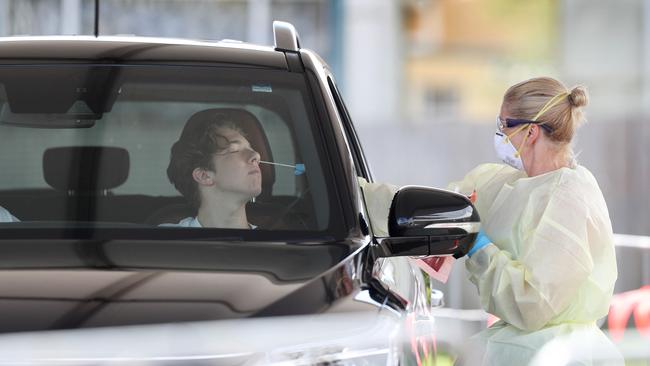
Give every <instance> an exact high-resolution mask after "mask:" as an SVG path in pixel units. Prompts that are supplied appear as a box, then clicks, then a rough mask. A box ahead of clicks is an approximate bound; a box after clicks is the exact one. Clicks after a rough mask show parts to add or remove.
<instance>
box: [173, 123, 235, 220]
mask: <svg viewBox="0 0 650 366" xmlns="http://www.w3.org/2000/svg"><path fill="white" fill-rule="evenodd" d="M233 117H234V116H233V115H232V113H229V112H227V111H224V112H217V111H210V112H208V113H206V111H202V112H197V113H195V114H194V115H192V117H190V119H189V120H188V121H187V123H186V124H185V127H184V128H183V132H182V133H181V136H180V137H179V138H178V141H176V142H175V143H174V145H172V148H171V158H170V161H169V166H168V167H167V177H168V178H169V181H170V182H172V184H173V185H174V187H176V189H177V190H178V191H179V192H180V193H181V194H182V195H183V196H184V197H185V198H186V199H187V200H188V202H189V203H190V204H191V205H192V207H193V208H194V209H198V208H199V206H200V204H201V197H200V196H199V191H198V185H197V182H196V181H194V178H193V177H192V172H193V171H194V169H196V168H202V169H206V170H212V171H215V167H214V164H213V160H212V158H213V155H214V154H215V153H218V152H220V151H223V150H225V149H227V148H228V146H229V145H230V141H229V140H228V139H227V138H226V137H225V136H223V135H222V134H221V133H220V132H219V131H220V130H221V129H224V128H228V129H232V130H235V131H237V132H239V133H240V134H241V135H242V136H244V133H243V131H242V130H241V129H240V128H239V127H237V125H236V122H235V119H234V118H233Z"/></svg>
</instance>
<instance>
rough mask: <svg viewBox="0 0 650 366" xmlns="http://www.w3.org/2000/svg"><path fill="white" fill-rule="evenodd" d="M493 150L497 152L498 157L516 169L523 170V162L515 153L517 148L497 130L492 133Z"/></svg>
mask: <svg viewBox="0 0 650 366" xmlns="http://www.w3.org/2000/svg"><path fill="white" fill-rule="evenodd" d="M494 150H495V151H496V152H497V156H498V157H499V159H501V160H503V162H504V163H506V164H508V165H510V166H511V167H513V168H515V169H517V170H524V162H523V161H522V160H521V156H520V155H519V154H518V153H517V149H515V147H514V146H513V145H512V142H510V139H509V138H508V137H507V136H506V135H504V134H503V133H502V132H499V131H497V132H496V133H495V134H494Z"/></svg>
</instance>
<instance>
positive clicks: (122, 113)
mask: <svg viewBox="0 0 650 366" xmlns="http://www.w3.org/2000/svg"><path fill="white" fill-rule="evenodd" d="M308 95H309V93H307V90H306V84H305V81H304V78H303V77H302V75H300V74H295V73H288V72H281V71H272V70H259V69H241V68H239V69H235V68H216V67H187V66H185V67H178V66H123V65H122V66H81V65H67V66H66V65H54V66H43V65H39V66H3V67H1V68H0V170H1V171H2V173H0V206H2V207H4V209H5V210H6V211H5V212H4V213H5V221H9V219H8V218H7V217H9V216H7V214H8V213H10V214H11V215H13V216H14V217H16V218H17V219H19V220H20V222H15V223H4V224H2V225H1V226H0V230H2V229H7V228H12V229H15V228H18V227H28V228H34V227H48V228H52V227H58V226H61V227H88V226H90V227H98V226H99V227H114V228H123V229H125V230H127V229H129V228H134V227H151V228H156V229H157V230H159V231H167V232H168V231H170V230H180V231H183V230H185V231H187V230H188V229H184V227H186V226H196V225H187V223H188V222H189V221H192V219H198V222H199V223H200V224H202V226H204V227H207V226H213V227H222V226H218V225H206V223H208V222H209V221H210V220H208V219H209V218H210V217H211V216H210V214H214V216H219V215H222V214H223V212H228V213H229V214H230V213H232V212H234V211H236V210H235V209H236V207H235V206H236V204H235V202H241V201H242V197H244V196H245V195H246V194H249V193H250V192H252V193H250V195H251V196H252V197H255V198H254V202H248V203H244V204H243V206H242V207H243V210H244V211H245V214H246V216H245V217H246V220H247V224H250V226H251V227H252V228H257V229H258V231H259V232H263V231H268V230H272V231H318V232H324V231H328V230H332V229H333V228H334V227H335V226H337V220H336V217H337V216H339V215H337V213H336V210H337V209H338V208H337V205H336V204H335V202H336V200H335V199H334V196H333V194H332V192H333V189H332V186H331V184H330V180H329V178H328V177H327V175H326V174H324V171H327V170H325V169H324V166H325V164H326V163H327V158H326V157H325V156H323V154H322V152H321V151H322V149H321V148H320V142H319V140H318V138H317V136H319V134H318V133H316V131H315V130H314V129H315V127H316V126H317V123H316V121H315V117H314V112H313V108H312V107H311V101H310V99H309V97H308ZM215 119H217V120H222V119H223V120H227V121H225V123H221V122H220V123H218V124H217V125H216V127H213V129H212V130H211V129H210V127H206V126H208V125H210V123H212V122H210V121H212V120H215ZM190 120H194V122H192V126H194V127H192V128H193V129H196V128H198V129H199V130H200V129H201V128H206V130H205V131H211V132H206V133H204V134H201V133H199V134H198V135H197V136H198V137H197V136H195V138H194V140H196V141H198V140H201V138H202V137H201V136H203V135H206V134H209V135H210V136H212V134H215V136H216V137H211V139H208V140H209V141H213V142H215V147H214V150H213V151H207V152H206V151H203V152H202V153H203V155H206V156H207V158H204V159H203V160H204V161H203V162H202V163H197V162H196V160H197V159H195V158H191V159H190V158H187V156H186V155H188V154H189V155H192V154H196V153H197V152H196V146H194V145H192V144H190V143H189V142H188V141H194V140H192V138H187V139H186V140H183V142H181V138H180V137H181V133H182V132H183V130H184V127H185V126H186V124H188V121H190ZM197 126H198V127H197ZM199 130H196V131H199ZM196 131H195V132H196ZM201 131H202V130H201ZM215 131H216V132H215ZM190 135H191V134H189V132H188V136H190ZM203 137H205V136H203ZM197 139H198V140H197ZM203 140H205V139H204V138H203ZM203 140H201V141H203ZM219 141H221V142H219ZM177 142H178V144H179V146H180V145H183V146H182V147H183V149H181V148H180V147H179V149H178V151H177V154H176V156H177V157H178V156H181V155H182V156H181V157H180V158H178V159H180V160H178V161H181V162H183V164H180V163H179V164H180V168H178V167H177V169H176V170H174V171H175V172H176V175H175V176H181V177H184V178H182V179H181V178H177V179H176V181H175V182H174V183H177V181H179V179H180V180H182V181H184V182H187V179H189V182H190V183H191V184H190V185H192V186H194V187H195V188H194V189H191V190H190V191H193V192H195V194H194V195H192V194H187V190H186V192H183V193H184V194H181V191H182V189H181V190H179V189H178V184H177V186H176V187H175V185H174V184H172V182H171V181H170V176H169V174H170V173H169V172H168V167H169V166H170V156H171V154H172V146H174V144H175V143H177ZM222 142H223V143H222ZM196 144H197V146H203V147H205V145H206V142H205V141H203V142H197V143H196ZM186 145H187V146H189V145H192V146H194V147H192V148H188V147H187V146H186ZM217 145H218V146H217ZM222 145H223V146H222ZM199 150H200V149H199ZM251 152H256V153H259V156H258V157H257V158H255V157H254V156H253V155H254V154H253V153H251ZM192 156H193V155H192ZM192 159H194V160H192ZM206 159H208V160H206ZM251 159H252V160H251ZM199 160H201V159H199ZM249 160H250V161H249ZM255 160H261V161H255ZM191 161H193V163H187V162H191ZM248 163H250V164H248ZM192 164H194V165H192ZM246 164H248V165H246ZM255 166H259V170H260V173H259V178H257V179H259V192H258V191H257V190H258V188H257V186H256V185H257V184H258V183H257V181H255V180H254V179H252V180H251V179H249V178H250V177H251V176H254V175H255V174H257V173H256V172H255V171H254V170H255V169H256V168H254V167H255ZM183 167H185V168H189V169H183ZM218 167H220V168H218ZM251 167H253V168H251ZM197 168H198V169H199V170H200V171H199V172H198V173H196V169H197ZM239 168H241V169H245V171H243V172H242V171H238V170H237V169H239ZM178 172H180V173H178ZM188 174H189V175H188ZM204 178H205V179H204ZM202 179H203V180H202ZM219 184H221V185H219ZM185 186H188V185H187V184H186V185H185ZM231 191H232V192H235V193H233V194H230V193H232V192H231ZM242 192H243V193H242ZM233 197H234V198H233ZM252 197H251V198H252ZM208 206H209V208H210V209H211V210H212V211H210V210H208V209H207V208H206V207H208ZM201 207H203V208H201ZM201 210H202V211H201ZM206 210H207V211H206ZM201 212H203V213H205V212H207V213H208V214H206V215H203V216H201V214H200V213H201ZM202 217H203V218H208V219H206V220H203V222H201V218H202ZM0 218H2V215H0ZM222 219H223V218H222ZM183 220H185V221H183ZM188 220H189V221H188ZM226 221H227V220H225V221H224V220H222V221H219V220H215V221H214V222H226ZM179 222H185V224H184V225H181V226H179V225H178V223H179ZM161 224H169V225H163V226H159V225H161ZM223 227H230V226H223ZM223 227H222V228H223Z"/></svg>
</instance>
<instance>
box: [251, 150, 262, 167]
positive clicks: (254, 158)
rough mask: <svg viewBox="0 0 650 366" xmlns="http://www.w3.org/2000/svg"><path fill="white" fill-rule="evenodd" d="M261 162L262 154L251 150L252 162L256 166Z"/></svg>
mask: <svg viewBox="0 0 650 366" xmlns="http://www.w3.org/2000/svg"><path fill="white" fill-rule="evenodd" d="M260 160H261V156H260V153H258V152H257V151H255V150H251V157H250V162H251V163H255V164H259V163H260Z"/></svg>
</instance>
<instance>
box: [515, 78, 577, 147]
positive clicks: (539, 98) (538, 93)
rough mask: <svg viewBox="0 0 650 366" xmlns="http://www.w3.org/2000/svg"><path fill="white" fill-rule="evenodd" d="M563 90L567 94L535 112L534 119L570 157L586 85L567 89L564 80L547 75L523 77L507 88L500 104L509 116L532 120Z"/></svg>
mask: <svg viewBox="0 0 650 366" xmlns="http://www.w3.org/2000/svg"><path fill="white" fill-rule="evenodd" d="M563 93H564V94H567V95H566V96H564V97H562V98H560V100H559V101H558V102H557V103H555V104H554V105H553V106H552V107H551V108H549V109H548V110H546V111H545V112H544V113H542V114H541V115H540V116H538V118H537V120H536V121H538V122H541V123H543V124H545V125H547V126H549V127H550V128H551V129H552V130H553V132H550V133H549V132H547V131H545V130H544V129H542V131H544V133H545V134H546V136H548V137H549V139H550V140H551V141H552V142H554V143H555V144H556V146H557V147H558V151H559V152H560V153H563V154H565V156H566V158H567V159H569V160H573V159H574V154H573V150H572V149H571V142H572V141H573V137H574V136H575V134H576V131H577V129H578V127H580V126H581V125H582V123H583V122H584V121H585V119H584V113H583V110H582V107H584V106H586V105H587V103H588V96H587V90H586V89H585V87H583V86H580V85H578V86H574V87H573V88H571V90H568V89H567V88H566V87H565V86H564V84H562V83H561V82H559V81H558V80H555V79H553V78H550V77H540V78H533V79H529V80H525V81H522V82H520V83H518V84H515V85H513V86H511V87H510V88H508V90H507V91H506V93H505V95H504V96H503V108H504V109H505V111H506V113H507V114H508V117H509V118H516V119H527V120H532V119H533V118H535V116H536V115H537V114H538V113H539V112H540V110H541V109H542V108H543V107H544V105H546V103H548V102H549V101H550V100H551V99H552V98H553V97H556V96H558V95H560V94H563Z"/></svg>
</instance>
